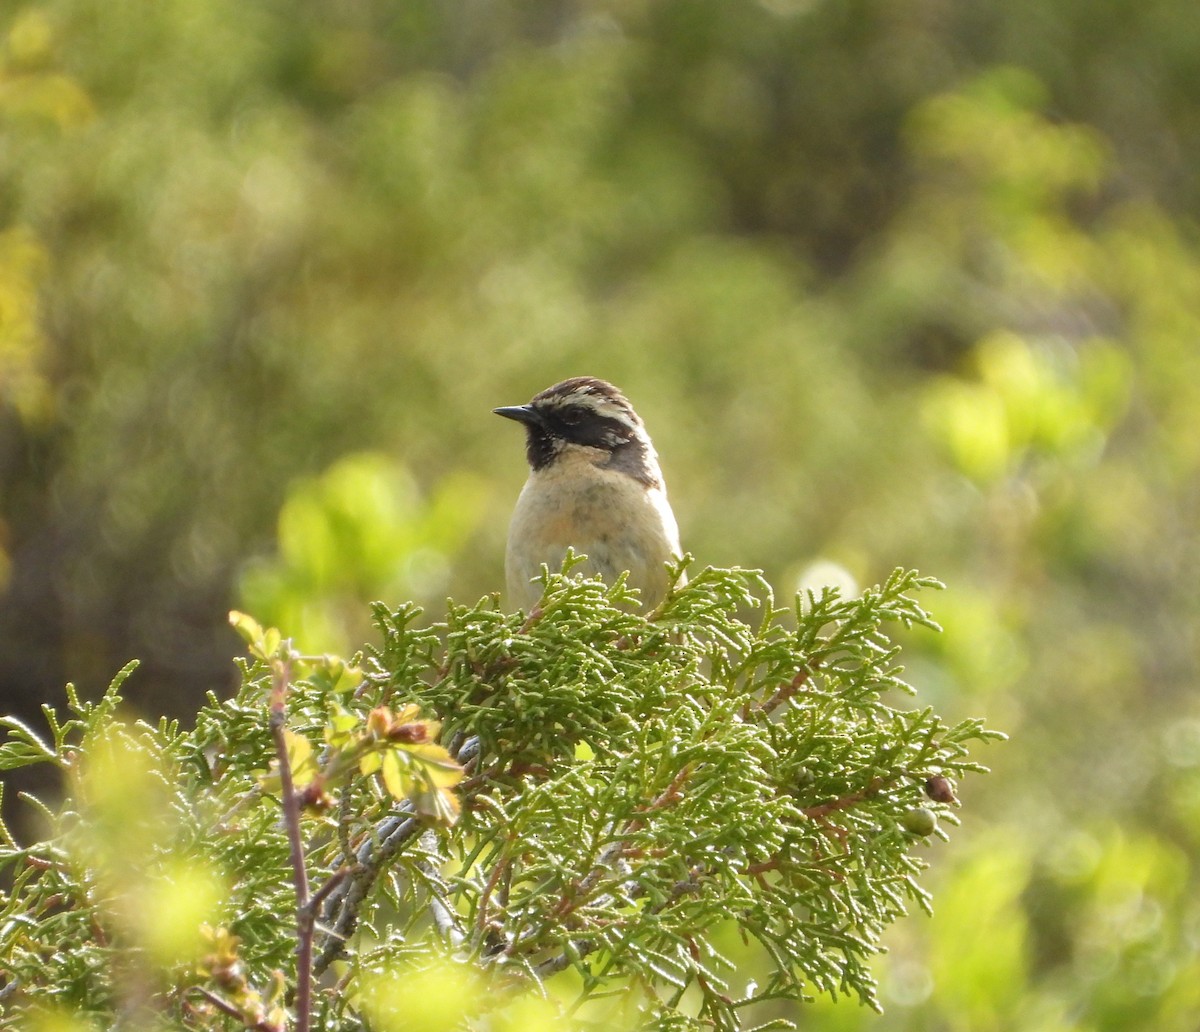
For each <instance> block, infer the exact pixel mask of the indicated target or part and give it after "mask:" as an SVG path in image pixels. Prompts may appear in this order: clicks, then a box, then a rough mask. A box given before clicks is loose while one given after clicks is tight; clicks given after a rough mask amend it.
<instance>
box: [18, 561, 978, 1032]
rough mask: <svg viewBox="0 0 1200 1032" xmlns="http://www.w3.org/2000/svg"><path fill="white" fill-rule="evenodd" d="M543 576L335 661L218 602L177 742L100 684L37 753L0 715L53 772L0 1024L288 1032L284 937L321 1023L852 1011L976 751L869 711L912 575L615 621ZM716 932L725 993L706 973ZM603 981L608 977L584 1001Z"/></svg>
mask: <svg viewBox="0 0 1200 1032" xmlns="http://www.w3.org/2000/svg"><path fill="white" fill-rule="evenodd" d="M572 561H573V560H568V565H569V564H570V562H572ZM544 581H545V591H544V594H543V597H542V599H541V602H540V603H539V605H538V606H537V607H536V608H535V609H534V611H533V612H531V613H529V614H524V613H515V614H509V613H504V612H502V611H500V610H499V609H498V608H497V606H496V603H495V600H494V599H484V600H483V601H482V602H480V603H479V604H478V605H476V606H464V605H458V604H454V603H451V605H450V609H449V612H448V616H447V619H446V621H445V623H442V624H437V625H433V626H430V627H422V626H419V625H418V623H417V617H418V615H419V610H418V609H417V607H415V606H413V605H407V606H402V607H400V608H399V609H394V610H393V609H389V608H387V607H385V606H382V605H379V606H377V607H376V609H375V616H376V620H377V622H378V625H379V628H380V631H381V632H382V635H383V641H382V645H381V646H380V647H379V648H376V649H371V650H369V652H368V654H367V655H366V657H365V658H362V659H361V662H360V665H359V666H357V667H355V666H348V665H347V664H346V663H344V662H343V661H340V660H336V659H334V658H331V657H322V658H316V657H307V658H306V657H303V656H300V655H298V654H296V653H295V652H294V651H293V650H292V648H291V646H290V644H289V643H288V642H286V641H284V640H283V639H281V638H280V636H279V634H278V632H275V631H269V630H263V629H262V628H261V627H260V626H258V625H257V624H256V623H255V622H254V621H253V620H251V619H250V618H248V617H244V616H241V615H240V614H235V617H236V619H235V623H236V625H237V626H238V628H239V630H240V631H241V632H242V633H243V635H244V636H245V637H246V639H247V641H248V642H249V643H250V651H251V658H250V659H249V660H248V661H245V662H243V663H242V670H243V677H244V681H243V686H242V689H241V690H240V692H239V693H238V694H237V695H236V696H235V697H234V698H232V699H229V700H225V701H222V700H219V699H217V698H215V697H212V698H210V699H209V702H208V704H207V705H206V706H205V707H204V708H203V709H202V710H201V711H200V713H199V714H198V716H197V720H196V727H195V730H194V731H192V732H189V733H184V732H181V731H180V730H179V728H178V727H177V726H176V725H174V724H170V723H167V722H163V723H160V724H159V725H158V726H150V725H148V724H145V723H142V722H137V723H133V724H127V723H124V722H122V720H121V718H120V716H119V714H118V712H117V707H118V703H119V701H120V700H119V697H118V695H117V689H118V687H119V684H120V681H121V680H122V679H123V678H119V679H118V680H117V681H115V682H114V683H113V686H112V687H111V688H110V690H109V692H108V693H107V694H106V695H105V696H104V698H103V699H102V700H101V702H99V703H97V704H94V705H93V704H82V703H80V702H79V700H78V699H77V698H76V696H75V695H74V693H73V692H72V693H71V696H70V706H71V710H72V712H73V713H74V716H73V717H72V718H71V719H70V720H69V721H66V722H62V723H60V722H59V721H58V719H57V717H56V716H55V715H54V713H53V712H52V711H49V710H48V711H47V718H48V720H49V721H50V723H51V733H52V738H51V740H50V741H43V740H42V739H40V738H39V737H38V736H37V735H36V734H35V733H34V732H33V731H31V730H30V729H28V728H26V727H25V726H24V725H22V724H19V723H17V722H14V721H8V722H7V726H8V728H9V732H10V738H9V742H8V743H7V744H5V745H4V746H3V747H2V748H0V763H2V764H4V765H5V766H6V767H15V766H22V765H28V764H30V763H37V762H52V763H56V764H58V765H60V766H61V767H62V768H63V769H64V771H65V772H66V773H67V775H68V795H67V800H66V802H65V803H64V805H63V807H62V809H61V811H60V812H59V813H58V814H56V815H50V814H49V812H48V811H47V812H46V817H47V819H48V821H49V822H50V823H49V826H48V828H47V832H46V837H45V838H43V839H42V840H41V841H39V842H37V843H34V844H32V845H29V846H21V845H18V843H17V842H16V841H15V840H14V839H13V837H12V836H11V835H7V834H6V836H5V842H4V844H3V847H2V848H0V862H2V863H3V865H4V866H5V867H6V868H7V869H8V870H9V871H10V872H11V874H12V877H13V888H12V890H11V891H10V892H9V893H8V894H6V895H5V897H4V899H3V902H4V917H5V921H4V923H3V924H2V925H0V970H3V972H4V977H5V982H6V985H5V988H4V990H3V993H4V997H5V999H4V1003H3V1006H4V1007H5V1011H4V1013H5V1019H6V1022H10V1023H11V1022H13V1021H20V1020H25V1019H30V1016H31V1015H34V1014H36V1013H38V1012H40V1010H42V1009H44V1008H47V1007H54V1008H59V1009H60V1010H61V1009H65V1010H66V1011H68V1012H71V1013H76V1014H78V1015H82V1016H85V1017H90V1018H93V1019H95V1020H98V1021H101V1022H104V1021H106V1020H112V1017H113V1015H115V1014H116V1013H117V1012H118V1011H120V1012H124V1013H133V1014H135V1015H137V1016H138V1017H137V1020H138V1021H140V1022H142V1024H141V1025H139V1027H146V1028H151V1027H182V1028H221V1027H230V1026H229V1025H228V1019H232V1018H234V1017H236V1018H237V1020H238V1021H244V1022H245V1023H246V1024H247V1025H253V1026H254V1027H260V1028H263V1029H268V1028H270V1029H282V1028H284V1027H291V1026H290V1024H289V1021H290V1019H289V1017H288V1013H287V1010H286V1008H285V1001H291V1000H292V995H291V992H290V991H289V992H285V991H284V989H283V988H281V987H282V986H288V987H290V989H291V990H294V991H297V992H299V991H300V990H299V989H298V988H297V987H298V985H300V984H302V980H301V982H297V981H296V979H297V978H300V974H299V972H300V971H302V970H304V968H303V967H301V968H297V961H296V949H297V937H299V941H300V943H301V953H300V955H301V957H302V958H304V957H305V956H308V957H312V958H315V969H316V971H317V973H318V974H320V973H322V972H325V971H327V970H329V969H330V967H331V965H332V966H333V967H335V968H336V969H337V971H338V973H339V976H340V983H339V984H340V985H341V989H340V990H338V991H334V990H333V989H332V984H331V983H324V984H322V983H319V984H318V988H317V989H316V993H315V998H313V1000H312V1003H311V1007H310V1009H305V1008H304V1007H303V1005H301V1004H300V1003H299V1002H295V1003H294V1007H293V1009H294V1010H296V1011H297V1014H296V1020H297V1021H301V1020H302V1016H301V1013H300V1012H301V1011H303V1013H304V1014H305V1015H307V1014H311V1015H312V1018H313V1021H314V1022H315V1027H320V1028H329V1029H333V1028H351V1027H359V1023H360V1022H363V1021H366V1023H367V1025H368V1026H369V1027H371V1028H378V1029H389V1028H393V1027H395V1028H400V1027H409V1026H405V1025H402V1024H396V1022H397V1021H398V1020H400V1017H399V1015H401V1014H404V1013H406V1009H405V1008H406V1004H404V1002H403V1001H404V1000H405V999H407V998H408V996H409V994H410V993H412V992H415V991H416V988H417V987H419V986H421V985H432V984H434V983H435V982H436V983H437V984H440V985H443V986H444V987H448V988H446V991H445V992H444V993H441V994H439V996H440V997H445V999H442V1000H441V1002H439V1003H437V1004H436V1005H435V1006H437V1007H440V1008H442V1010H440V1011H439V1012H438V1013H439V1014H440V1015H441V1016H440V1017H430V1018H429V1019H428V1020H429V1021H431V1022H433V1023H434V1024H436V1025H438V1026H439V1027H445V1028H453V1027H460V1026H461V1025H462V1023H463V1022H471V1021H474V1020H476V1019H477V1018H479V1016H480V1015H481V1014H483V1013H485V1012H487V1013H490V1014H491V1015H492V1017H491V1018H489V1020H490V1021H495V1022H497V1024H496V1025H495V1027H508V1025H507V1024H506V1023H515V1022H517V1021H518V1017H517V1016H520V1015H524V1016H525V1017H523V1018H520V1020H529V1021H531V1022H533V1025H534V1027H537V1026H538V1023H539V1022H540V1023H541V1024H542V1025H543V1026H544V1027H563V1026H562V1022H564V1021H566V1020H567V1018H566V1015H567V1014H572V1015H574V1017H572V1018H571V1019H570V1020H571V1021H572V1022H573V1023H575V1024H576V1025H579V1026H580V1027H591V1025H592V1024H594V1025H595V1027H608V1028H611V1027H630V1028H632V1027H635V1026H636V1027H650V1026H653V1027H662V1028H666V1027H672V1028H683V1027H695V1028H700V1027H716V1028H725V1029H736V1028H742V1027H747V1023H749V1022H757V1021H763V1020H767V1021H773V1022H774V1023H775V1024H774V1026H773V1027H784V1026H787V1027H793V1026H792V1024H791V1022H790V1020H788V1018H787V1015H788V1014H789V1013H790V1012H789V1010H788V1009H787V1007H786V1006H785V1005H786V1004H788V1003H789V1001H800V1000H804V999H808V998H810V997H811V996H812V995H813V994H828V995H830V996H832V997H838V996H851V997H857V998H859V999H860V1000H862V1001H864V1002H867V1003H869V1004H871V1005H873V1006H877V1001H876V996H875V988H876V987H875V983H874V979H873V976H872V974H871V971H870V968H869V965H868V961H869V959H870V957H871V956H872V955H873V954H874V953H875V952H877V951H878V949H879V938H880V936H881V934H882V933H883V931H884V930H885V929H886V928H887V927H888V926H889V925H891V924H892V923H893V922H894V921H896V919H897V918H899V917H900V916H902V915H903V914H905V913H906V912H907V911H908V909H909V908H910V907H911V906H912V905H914V904H915V905H917V906H918V907H920V908H922V909H926V910H927V909H928V908H929V905H930V899H929V894H928V892H927V891H926V890H925V889H924V888H923V887H922V886H921V885H920V883H919V882H918V875H919V874H920V872H921V870H922V869H923V867H924V861H923V860H922V859H921V857H920V856H919V855H917V854H916V853H915V852H914V850H915V848H916V847H917V846H918V845H919V844H920V843H921V842H922V841H924V840H925V839H926V838H927V837H929V836H933V835H937V836H938V837H941V838H945V837H946V833H945V830H944V826H945V825H946V824H957V818H956V815H955V812H954V806H955V805H956V800H955V799H954V794H953V791H952V788H951V785H952V784H953V783H954V782H957V781H958V780H959V779H960V778H961V777H962V776H964V775H965V774H967V773H970V772H974V771H979V770H982V769H983V768H981V767H980V766H979V765H978V764H977V762H975V761H974V760H972V759H970V758H969V757H968V755H967V747H968V745H969V744H970V743H973V742H985V741H987V740H989V739H993V738H996V737H999V736H998V735H997V734H996V733H995V732H991V731H987V730H986V729H985V728H984V727H983V725H982V724H981V723H980V722H979V721H976V720H969V721H965V722H962V723H959V724H956V725H954V726H946V725H945V724H943V723H942V722H941V721H940V720H939V719H938V718H937V717H936V716H935V715H934V713H933V712H932V710H931V709H929V708H918V709H913V708H909V707H907V706H905V705H903V702H904V700H905V699H906V698H907V693H911V692H912V690H913V689H912V688H910V687H909V686H908V685H907V684H906V683H905V682H904V681H903V680H901V677H900V675H901V669H900V667H899V666H898V663H897V660H898V652H899V650H898V648H897V647H896V646H895V645H894V644H893V642H892V640H891V636H890V634H891V632H892V631H893V630H894V629H896V628H904V627H913V626H924V627H932V626H934V625H933V623H932V620H931V618H930V617H929V615H928V613H927V612H926V611H925V610H924V608H923V607H922V606H921V605H920V604H919V603H918V602H917V601H916V600H915V598H914V597H913V595H914V592H916V591H918V590H920V589H925V588H929V587H931V586H935V582H933V581H930V580H928V579H923V578H920V577H918V576H917V575H916V574H913V573H906V572H903V571H897V572H896V573H895V574H893V575H892V576H891V577H890V578H889V579H888V580H887V581H886V582H885V583H884V584H882V585H881V586H879V587H876V588H872V589H870V590H869V591H866V592H864V593H863V594H862V595H861V596H859V597H852V598H843V597H841V596H840V595H839V593H838V592H836V591H834V590H832V589H830V590H825V591H822V592H820V593H809V594H808V595H807V596H805V597H803V598H801V599H798V600H797V604H796V606H795V607H794V608H793V609H788V610H782V609H778V608H776V607H775V604H774V602H773V599H772V595H771V592H770V590H769V589H768V587H767V585H766V583H765V582H764V581H763V579H762V577H761V575H759V574H757V573H753V572H748V571H744V570H719V569H712V568H709V569H706V570H704V571H703V572H701V573H700V574H698V575H697V576H695V577H694V578H693V579H692V580H691V581H690V582H689V583H688V584H687V585H686V586H685V587H678V588H676V589H675V590H674V591H672V593H671V594H670V595H669V596H668V597H667V599H666V600H665V601H664V602H663V603H662V604H661V605H660V606H659V607H658V608H657V609H656V610H655V611H654V612H652V613H650V614H647V615H643V614H641V613H640V612H638V610H637V600H636V596H633V595H631V593H630V592H629V591H628V590H627V589H626V588H625V587H624V585H623V584H621V583H618V584H616V585H613V586H611V587H608V586H605V585H604V584H602V583H601V582H600V581H598V580H578V579H574V578H570V577H567V576H564V575H561V574H549V573H548V574H546V575H545V577H544ZM751 613H753V614H754V617H755V619H754V620H753V621H752V622H747V620H746V619H745V618H744V617H743V616H742V615H740V614H751ZM285 713H286V727H285V726H284V718H285ZM420 714H424V715H425V716H421V715H420ZM431 718H432V719H431ZM439 722H440V723H439ZM322 740H323V741H324V743H325V745H324V746H323V747H322V746H321V745H319V743H320V742H321V741H322ZM435 740H436V741H435ZM447 750H448V751H447ZM389 765H390V766H389ZM269 767H270V768H272V770H271V771H269V770H268V768H269ZM389 769H390V770H392V771H393V772H399V773H398V774H395V775H394V776H390V775H389ZM464 771H465V775H466V779H465V780H461V779H462V777H463V774H464ZM931 779H940V788H938V789H936V790H935V789H933V788H931V787H930V785H931V784H932V782H931ZM439 798H441V799H442V802H437V800H438V799H439ZM397 801H399V802H398V805H397ZM460 804H461V814H460V812H459V806H460ZM281 812H282V818H281ZM297 846H300V847H301V849H302V852H301V853H300V854H297V853H295V852H294V850H295V848H296V847H297ZM298 855H299V856H302V858H303V860H302V863H303V870H302V871H301V870H300V869H298V868H296V867H295V866H294V865H295V862H296V858H297V856H298ZM301 876H302V877H303V884H304V886H305V887H304V888H303V889H301V888H299V886H300V885H301V884H302V880H301ZM308 884H312V885H314V886H319V887H317V888H315V890H314V892H313V894H312V896H311V906H309V901H310V897H309V896H308V889H307V885H308ZM298 893H299V894H300V895H299V897H298ZM318 916H319V919H317V918H318ZM734 929H735V930H736V932H737V935H738V936H740V937H741V940H742V945H741V946H739V947H738V948H737V951H736V952H737V956H736V957H734V956H731V955H730V950H729V946H728V943H729V932H730V931H731V930H734ZM306 937H307V938H306ZM306 943H307V945H305V944H306ZM747 951H748V953H747ZM744 955H754V956H757V957H758V958H759V962H760V964H761V965H762V970H763V971H764V972H765V975H764V976H763V977H762V978H761V979H760V981H759V983H758V984H757V985H753V986H749V987H743V986H741V985H735V984H734V983H735V978H736V962H737V961H738V960H739V959H744ZM439 958H441V959H439ZM300 963H301V965H303V964H304V963H305V961H304V960H303V959H302V960H301V961H300ZM568 969H569V970H570V972H572V974H568V973H567V972H568ZM556 976H557V977H556ZM540 986H544V987H545V989H546V990H547V991H548V992H549V993H550V996H549V998H548V999H549V1001H550V1002H544V1003H541V1004H538V1005H537V1006H536V1007H534V1011H528V1007H529V1006H530V1004H528V1003H526V1002H525V1001H524V997H525V994H527V993H528V991H529V990H530V989H534V988H537V987H540ZM618 989H637V990H638V991H639V992H638V994H637V995H634V996H626V997H625V1003H624V1004H623V1005H622V1006H621V1007H620V1008H618V1010H617V1011H613V1010H612V1004H611V1003H609V1002H606V999H607V997H609V996H610V994H611V993H612V992H613V991H614V990H618ZM299 999H300V997H299V996H297V997H296V1000H297V1001H298V1000H299ZM448 1001H451V1002H448ZM447 1007H449V1008H450V1009H449V1010H447V1009H446V1008H447ZM558 1008H563V1010H562V1012H561V1014H559V1012H558ZM431 1014H432V1012H431ZM531 1014H532V1017H531V1016H530V1015H531ZM555 1014H558V1017H557V1018H555V1017H554V1015H555ZM606 1015H607V1016H606ZM410 1017H411V1016H410ZM405 1020H408V1019H407V1018H406V1019H405ZM255 1022H257V1024H255ZM555 1022H557V1024H555ZM614 1023H615V1024H614ZM298 1027H300V1026H298ZM304 1027H307V1026H304ZM413 1027H415V1026H413ZM421 1027H433V1026H432V1025H422V1026H421ZM513 1027H520V1026H519V1025H517V1024H513Z"/></svg>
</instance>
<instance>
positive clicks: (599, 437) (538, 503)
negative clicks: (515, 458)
mask: <svg viewBox="0 0 1200 1032" xmlns="http://www.w3.org/2000/svg"><path fill="white" fill-rule="evenodd" d="M493 411H494V412H495V413H496V415H499V416H504V417H505V418H507V419H514V420H516V421H517V422H518V423H522V424H524V427H525V455H526V458H527V459H528V461H529V479H528V480H526V482H525V486H524V487H523V488H522V489H521V493H520V496H519V497H518V498H517V504H516V508H515V509H514V511H513V515H512V523H511V524H510V526H509V532H508V545H507V548H506V550H505V560H504V567H505V580H506V582H507V589H508V598H509V601H510V602H511V603H512V605H513V606H514V607H515V608H518V609H523V610H526V611H532V610H533V609H534V607H535V606H536V605H537V603H538V601H539V600H540V598H541V594H542V589H541V587H540V586H539V585H537V584H535V583H533V578H534V577H536V576H537V575H538V574H539V573H540V572H541V568H542V564H543V563H544V564H545V565H546V566H548V567H549V568H550V569H551V570H552V571H557V570H559V569H560V568H561V566H562V562H563V559H564V558H565V556H566V553H567V549H568V548H573V549H574V550H575V552H576V553H581V554H584V555H586V556H587V559H586V561H585V562H583V563H582V564H581V565H580V567H579V570H580V572H582V573H583V574H584V575H588V576H594V575H596V574H599V576H600V577H601V578H602V579H603V580H605V581H606V582H608V583H612V582H613V581H615V580H616V579H617V577H619V576H620V575H621V574H622V573H628V584H629V585H630V586H631V587H634V588H637V589H638V590H639V592H640V594H641V602H642V605H643V607H644V608H646V609H652V608H653V607H654V606H656V605H658V603H660V602H661V601H662V600H663V598H664V597H665V596H666V593H667V589H668V588H669V587H670V585H671V578H670V575H669V574H668V571H667V565H666V564H667V563H668V562H669V561H671V560H676V559H678V558H679V557H680V556H681V555H682V550H681V549H680V546H679V526H678V524H677V523H676V521H675V513H674V512H673V511H672V510H671V505H670V503H669V502H668V501H667V488H666V484H665V483H664V482H663V475H662V470H661V469H659V465H658V454H657V453H656V452H655V450H654V444H653V443H652V442H651V440H650V435H649V434H648V433H647V432H646V426H645V424H644V423H643V422H642V419H641V417H640V416H639V415H638V414H637V412H635V411H634V408H633V406H632V405H631V404H630V403H629V399H628V398H626V397H625V395H624V394H622V393H621V391H620V390H619V389H618V388H616V387H614V386H613V385H612V384H611V383H608V382H607V381H606V380H600V379H597V378H596V377H594V376H575V377H571V378H570V379H568V380H563V381H562V382H561V383H556V384H555V385H554V386H553V387H547V388H546V389H545V390H544V391H541V392H540V393H538V394H535V395H534V397H533V399H532V400H531V401H530V402H529V404H527V405H511V406H505V407H503V408H497V409H493Z"/></svg>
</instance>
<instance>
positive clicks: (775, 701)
mask: <svg viewBox="0 0 1200 1032" xmlns="http://www.w3.org/2000/svg"><path fill="white" fill-rule="evenodd" d="M810 677H812V669H811V667H810V666H802V667H801V668H800V669H799V670H797V671H796V676H795V677H793V678H792V679H791V680H790V681H788V682H787V683H785V684H781V685H780V686H779V687H778V688H776V689H775V694H774V695H772V696H771V697H770V698H769V699H767V700H766V701H765V702H764V703H763V704H762V705H761V706H759V707H758V711H759V713H762V714H769V713H773V712H774V711H775V710H777V709H778V708H779V707H780V706H782V705H783V704H784V703H785V702H787V701H788V699H790V698H791V697H792V696H793V695H795V694H796V693H797V692H798V691H800V689H801V688H803V687H804V686H805V684H807V683H808V679H809V678H810Z"/></svg>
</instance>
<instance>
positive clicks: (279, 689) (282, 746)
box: [270, 660, 315, 1032]
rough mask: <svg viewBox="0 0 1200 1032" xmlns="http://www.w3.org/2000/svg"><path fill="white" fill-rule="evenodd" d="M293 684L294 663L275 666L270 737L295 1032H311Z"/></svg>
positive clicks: (309, 934)
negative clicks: (289, 917)
mask: <svg viewBox="0 0 1200 1032" xmlns="http://www.w3.org/2000/svg"><path fill="white" fill-rule="evenodd" d="M290 681H291V663H290V662H287V661H285V660H279V661H277V662H276V663H275V670H274V680H273V683H272V686H271V719H270V725H271V736H272V737H273V738H274V739H275V754H276V756H277V757H278V759H279V783H280V790H281V793H282V795H283V822H284V826H285V827H286V828H287V837H288V848H289V850H290V852H291V859H292V881H293V884H294V885H295V887H296V939H297V942H296V1032H308V1030H309V1026H310V1025H311V1022H312V975H313V964H312V955H313V930H314V927H315V914H314V912H313V908H312V906H311V905H310V900H309V892H308V868H307V867H306V865H305V862H304V840H303V837H302V836H301V832H300V798H299V796H298V795H297V793H296V787H295V783H294V782H293V779H292V765H291V762H290V761H289V760H288V750H287V736H286V734H285V727H284V725H285V722H286V720H287V692H288V686H289V683H290Z"/></svg>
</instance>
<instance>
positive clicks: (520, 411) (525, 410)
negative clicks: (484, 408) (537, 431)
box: [492, 405, 542, 426]
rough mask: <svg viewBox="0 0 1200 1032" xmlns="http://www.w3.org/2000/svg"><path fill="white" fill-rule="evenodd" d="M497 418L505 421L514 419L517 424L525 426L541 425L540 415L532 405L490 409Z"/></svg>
mask: <svg viewBox="0 0 1200 1032" xmlns="http://www.w3.org/2000/svg"><path fill="white" fill-rule="evenodd" d="M492 411H493V412H495V413H496V415H498V416H503V417H504V418H505V419H515V420H516V421H517V422H518V423H524V424H526V425H527V426H530V425H532V426H540V425H541V424H542V415H541V413H540V412H538V410H537V409H535V408H534V407H533V406H532V405H506V406H504V407H503V408H498V409H492Z"/></svg>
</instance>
